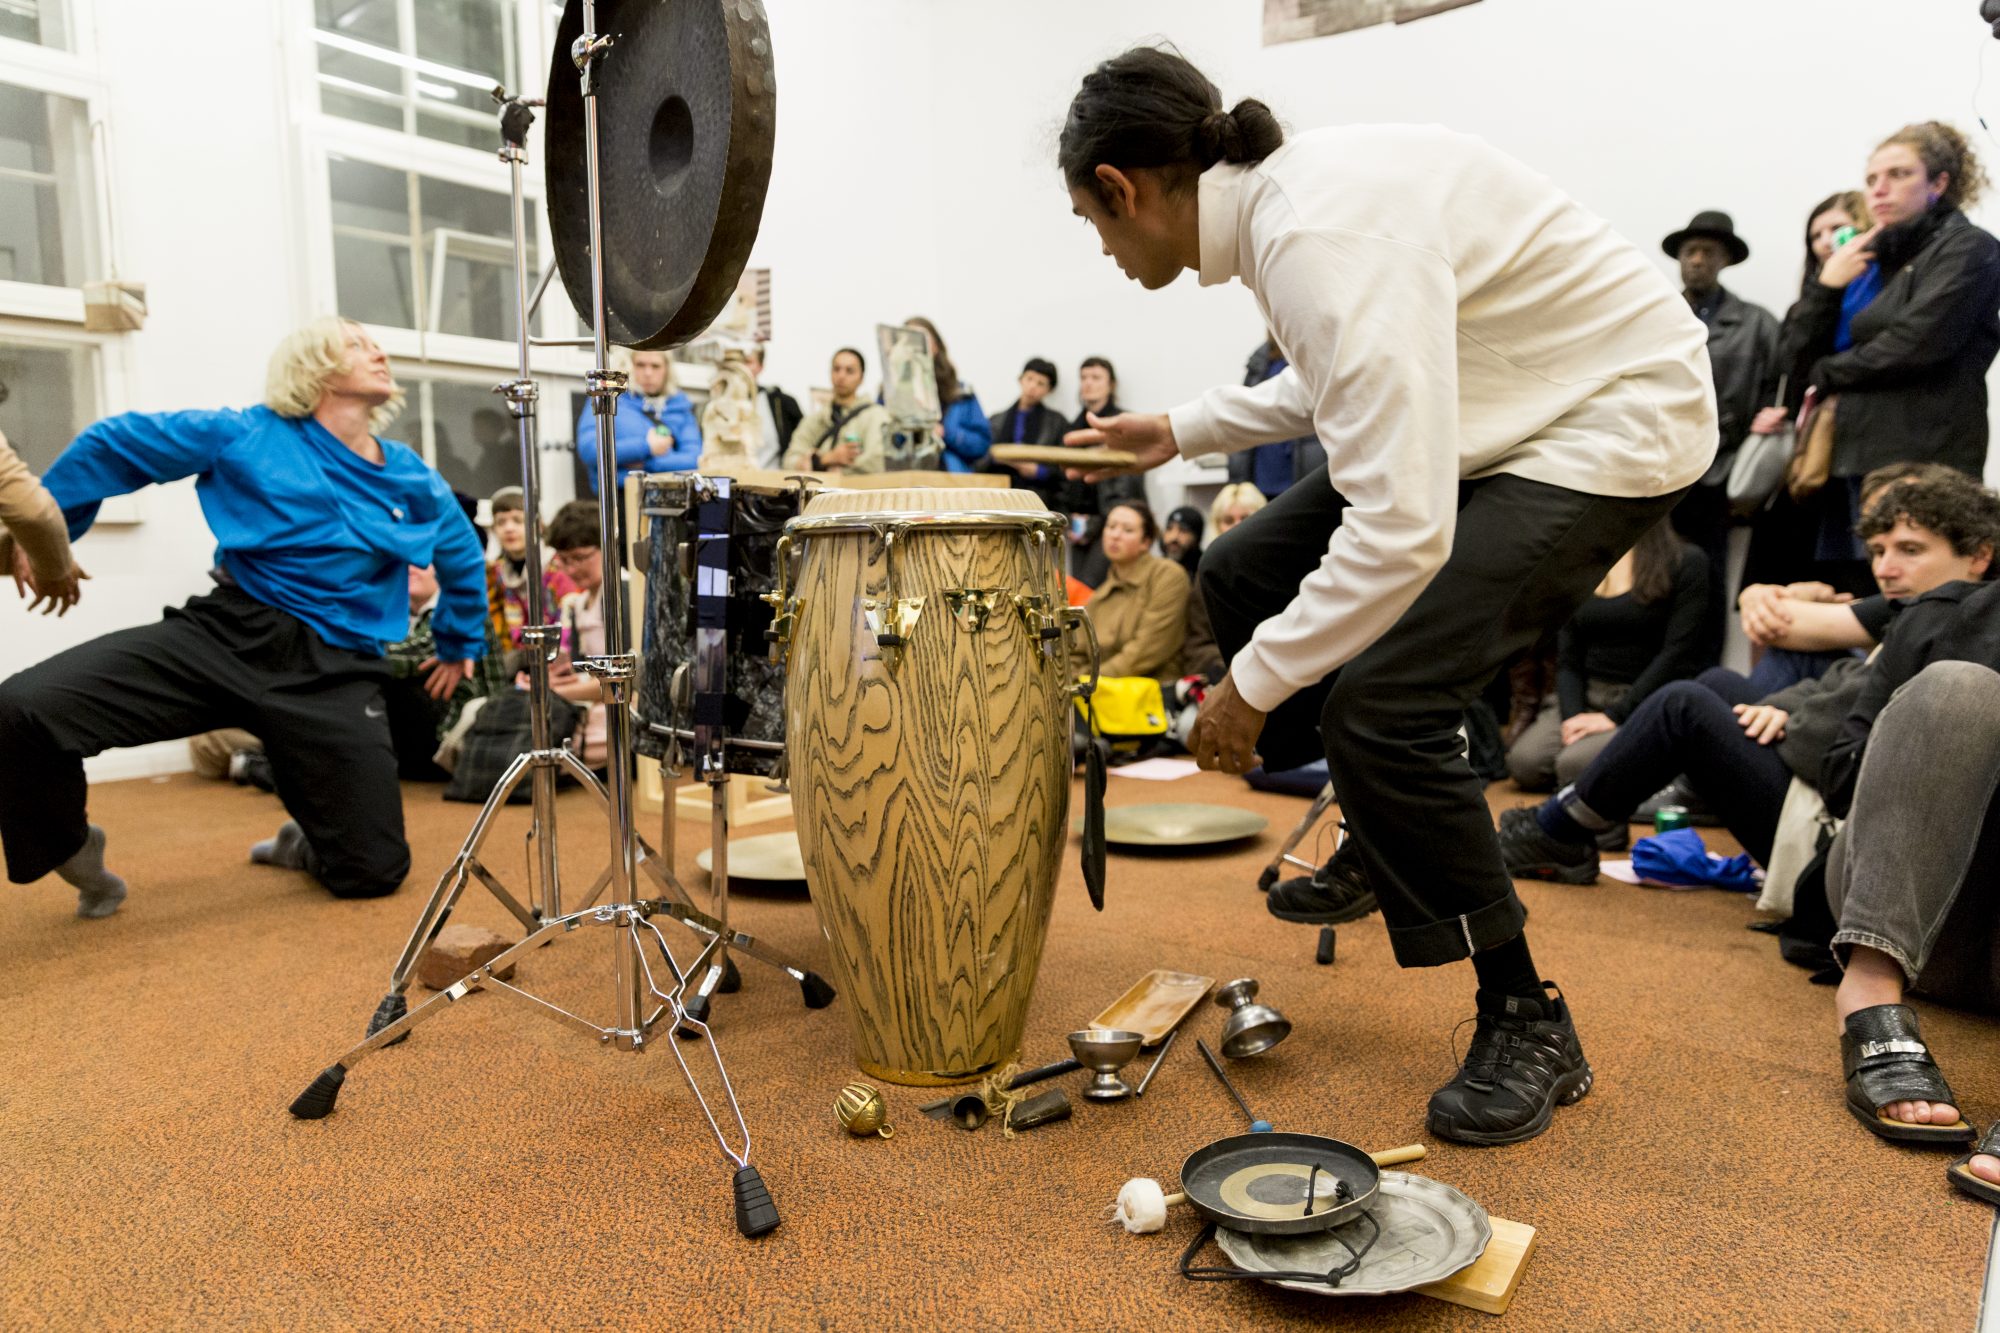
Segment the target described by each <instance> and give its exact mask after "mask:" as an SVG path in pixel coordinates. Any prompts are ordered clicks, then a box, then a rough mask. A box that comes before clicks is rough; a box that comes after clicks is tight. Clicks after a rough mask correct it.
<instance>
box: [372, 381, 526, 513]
mask: <svg viewBox="0 0 2000 1333" xmlns="http://www.w3.org/2000/svg"><path fill="white" fill-rule="evenodd" d="M397 378H398V380H399V382H400V383H401V384H402V386H403V390H404V392H405V393H406V394H408V395H409V398H408V401H407V402H406V403H405V404H404V406H403V415H402V417H401V418H400V419H398V420H397V421H394V422H392V423H390V426H389V429H388V432H387V434H388V435H389V437H390V438H391V439H400V440H403V441H404V442H406V443H407V444H408V445H409V446H410V447H411V448H412V449H415V450H417V452H419V453H421V454H422V455H423V456H424V459H425V461H427V462H429V463H430V464H431V466H433V467H435V468H436V469H437V470H438V472H439V473H440V474H442V475H443V477H444V479H445V480H446V481H448V482H450V483H451V485H452V488H453V489H454V490H458V491H463V492H464V493H465V494H467V495H470V496H472V497H473V498H475V499H484V498H485V497H487V496H490V495H492V494H493V492H495V491H497V490H499V489H500V488H501V487H502V486H519V485H520V484H521V444H520V435H519V433H518V432H517V430H516V428H515V425H514V418H513V417H512V416H510V415H509V414H508V412H507V403H506V400H504V399H503V398H501V397H500V395H499V394H497V393H494V392H493V385H494V383H495V382H496V381H497V380H498V379H499V376H497V375H496V376H488V377H486V378H483V379H478V380H473V379H470V378H467V379H443V378H434V377H431V376H412V375H409V374H406V373H403V372H401V371H399V372H398V375H397ZM554 387H555V386H554V385H549V386H547V388H548V389H551V390H552V389H554ZM560 396H561V395H556V397H558V398H559V397H560ZM545 401H546V400H545Z"/></svg>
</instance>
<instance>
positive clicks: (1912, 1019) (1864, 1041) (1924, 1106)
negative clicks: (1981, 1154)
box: [1834, 944, 1977, 1145]
mask: <svg viewBox="0 0 2000 1333" xmlns="http://www.w3.org/2000/svg"><path fill="white" fill-rule="evenodd" d="M1902 1001H1903V968H1902V964H1900V963H1898V962H1897V961H1896V960H1895V959H1893V958H1891V957H1890V956H1889V955H1888V954H1885V953H1882V952H1880V951H1879V950H1875V949H1870V948H1867V947H1865V946H1863V945H1858V944H1857V945H1855V946H1854V947H1853V948H1852V949H1851V950H1850V951H1849V953H1848V959H1847V968H1846V971H1845V973H1844V975H1843V976H1842V977H1841V980H1840V989H1839V991H1838V992H1836V994H1835V995H1834V1012H1835V1014H1836V1015H1838V1017H1839V1019H1840V1033H1841V1035H1840V1050H1841V1065H1842V1072H1843V1073H1844V1074H1845V1076H1846V1078H1847V1109H1848V1111H1849V1112H1850V1113H1851V1114H1852V1115H1853V1116H1854V1118H1855V1119H1856V1120H1859V1121H1860V1122H1861V1123H1862V1124H1863V1125H1866V1126H1867V1127H1868V1129H1869V1130H1870V1131H1871V1132H1872V1133H1874V1134H1876V1135H1879V1136H1880V1137H1882V1138H1885V1139H1891V1140H1895V1141H1897V1142H1903V1143H1934V1144H1954V1145H1956V1144H1965V1145H1970V1144H1971V1142H1972V1140H1973V1139H1974V1138H1975V1137H1976V1136H1977V1135H1976V1131H1974V1129H1973V1127H1972V1126H1971V1125H1969V1124H1967V1123H1966V1122H1965V1120H1964V1119H1963V1117H1961V1116H1960V1115H1959V1113H1958V1107H1957V1105H1956V1104H1955V1103H1956V1100H1957V1099H1956V1098H1955V1097H1953V1096H1952V1091H1951V1085H1950V1084H1948V1083H1946V1082H1945V1081H1944V1075H1943V1074H1941V1073H1940V1072H1938V1067H1937V1063H1936V1061H1934V1060H1933V1059H1932V1058H1931V1053H1930V1051H1929V1050H1928V1049H1927V1048H1926V1047H1925V1045H1924V1041H1923V1037H1922V1034H1921V1033H1920V1032H1919V1030H1918V1027H1917V1016H1916V1014H1914V1013H1913V1012H1911V1011H1910V1010H1909V1009H1907V1008H1905V1007H1904V1006H1903V1002H1902Z"/></svg>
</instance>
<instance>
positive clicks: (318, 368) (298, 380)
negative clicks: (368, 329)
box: [264, 315, 403, 431]
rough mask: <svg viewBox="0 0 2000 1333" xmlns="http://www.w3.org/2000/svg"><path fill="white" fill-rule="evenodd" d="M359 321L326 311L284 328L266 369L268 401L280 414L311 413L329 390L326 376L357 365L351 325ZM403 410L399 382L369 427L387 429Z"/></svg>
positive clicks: (371, 419) (265, 401) (306, 415)
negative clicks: (295, 326) (349, 333)
mask: <svg viewBox="0 0 2000 1333" xmlns="http://www.w3.org/2000/svg"><path fill="white" fill-rule="evenodd" d="M360 327H361V326H360V325H359V324H356V323H355V322H354V321H353V320H351V319H342V318H341V317H340V316H338V315H324V316H322V317H320V318H319V319H316V320H314V321H313V322H312V323H310V324H307V325H305V326H304V327H302V328H298V329H294V330H293V331H292V332H290V333H288V334H286V335H285V337H284V338H283V340H282V341H280V342H279V343H278V347H277V350H276V351H274V352H272V353H271V365H270V369H269V370H267V371H266V372H265V373H264V405H265V406H266V407H268V408H270V409H271V410H272V411H273V412H276V413H277V414H278V415H279V416H281V417H309V416H311V415H312V414H313V409H314V408H316V407H318V406H319V400H320V399H321V398H322V397H324V396H325V394H326V384H327V381H328V380H330V379H332V378H333V377H334V376H336V375H344V374H346V373H347V372H348V371H349V370H352V369H353V368H354V363H353V362H352V361H350V360H348V356H347V330H348V329H349V328H360ZM402 410H403V390H402V387H401V386H400V385H399V386H397V388H396V391H395V392H394V393H392V394H390V395H389V401H388V402H386V403H383V404H382V405H381V406H380V407H378V408H376V409H375V410H374V411H373V412H371V413H370V414H369V416H368V425H369V427H370V429H373V430H378V431H379V430H381V429H383V428H384V427H386V426H387V425H388V424H389V423H390V422H391V421H394V420H395V419H396V415H397V413H399V412H401V411H402Z"/></svg>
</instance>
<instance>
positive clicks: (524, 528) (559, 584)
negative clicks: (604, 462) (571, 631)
mask: <svg viewBox="0 0 2000 1333" xmlns="http://www.w3.org/2000/svg"><path fill="white" fill-rule="evenodd" d="M522 505H523V501H522V498H521V488H520V487H519V486H502V487H501V488H500V489H499V490H497V491H495V492H493V500H492V511H493V541H494V544H495V545H496V546H498V547H499V548H500V554H499V555H498V556H496V557H495V558H494V560H493V563H492V564H490V565H488V566H487V567H486V634H487V642H488V644H489V646H490V647H492V648H495V649H497V650H499V651H501V652H504V653H510V654H511V653H513V652H514V651H515V650H517V649H519V648H520V646H521V628H522V626H524V625H526V624H527V623H528V512H527V510H526V509H525V508H523V507H522ZM541 559H542V613H543V614H544V615H546V616H547V617H548V618H549V623H551V624H554V623H555V618H556V607H557V606H559V605H561V603H562V599H563V598H565V597H567V596H569V595H570V594H571V593H572V592H575V591H576V585H575V584H573V583H571V582H570V581H569V575H567V574H565V573H563V572H562V571H561V570H560V569H558V568H556V566H555V562H554V561H553V560H551V559H550V552H549V551H548V549H547V548H546V547H544V548H543V550H542V552H541ZM505 666H506V670H505V675H507V676H512V675H513V674H514V670H515V669H516V668H518V666H519V664H518V663H513V662H510V663H507V664H505Z"/></svg>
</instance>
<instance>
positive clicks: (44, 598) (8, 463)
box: [0, 435, 90, 616]
mask: <svg viewBox="0 0 2000 1333" xmlns="http://www.w3.org/2000/svg"><path fill="white" fill-rule="evenodd" d="M0 575H7V576H11V577H12V578H13V580H14V591H15V592H17V593H19V594H20V595H21V597H22V599H23V600H27V601H28V609H29V610H30V611H34V610H40V611H41V613H42V614H43V615H47V614H48V613H49V612H51V611H53V612H55V613H56V614H57V615H59V616H63V615H68V614H69V609H70V608H71V607H72V606H75V605H76V601H77V598H78V597H79V596H80V595H81V593H82V588H81V580H83V579H87V578H89V577H90V575H88V574H86V573H84V572H83V571H82V570H81V569H78V568H77V566H76V561H75V560H74V559H73V558H72V557H71V555H70V549H69V533H68V531H67V529H66V528H65V526H64V524H63V515H62V510H61V509H60V508H59V507H57V505H56V502H55V497H54V496H52V495H50V494H49V492H48V488H47V487H45V486H43V485H42V483H41V482H39V481H37V480H35V474H34V473H33V472H30V471H29V470H28V465H27V464H26V463H23V462H22V461H21V456H20V455H19V454H17V453H15V452H14V450H13V447H12V446H11V445H9V444H8V443H7V437H6V436H5V435H0ZM30 599H31V600H30Z"/></svg>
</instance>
